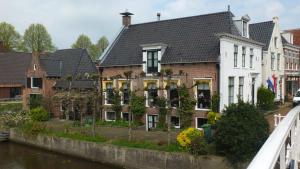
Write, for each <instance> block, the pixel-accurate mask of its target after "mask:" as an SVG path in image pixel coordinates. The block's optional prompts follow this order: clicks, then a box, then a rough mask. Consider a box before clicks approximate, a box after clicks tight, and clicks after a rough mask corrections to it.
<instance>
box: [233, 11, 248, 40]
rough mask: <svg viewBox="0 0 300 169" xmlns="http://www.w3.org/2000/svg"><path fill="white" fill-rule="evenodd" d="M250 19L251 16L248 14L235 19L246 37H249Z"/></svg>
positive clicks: (241, 32) (236, 24)
mask: <svg viewBox="0 0 300 169" xmlns="http://www.w3.org/2000/svg"><path fill="white" fill-rule="evenodd" d="M249 21H250V17H249V16H248V15H244V16H242V18H241V19H239V20H235V21H234V23H235V26H236V27H237V28H238V30H239V32H240V34H241V35H242V36H243V37H245V38H249Z"/></svg>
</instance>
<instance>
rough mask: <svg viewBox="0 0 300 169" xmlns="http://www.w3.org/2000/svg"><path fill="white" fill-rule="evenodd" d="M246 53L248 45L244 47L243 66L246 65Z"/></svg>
mask: <svg viewBox="0 0 300 169" xmlns="http://www.w3.org/2000/svg"><path fill="white" fill-rule="evenodd" d="M246 54H247V48H246V46H243V47H242V67H243V68H245V67H246Z"/></svg>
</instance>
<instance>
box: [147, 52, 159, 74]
mask: <svg viewBox="0 0 300 169" xmlns="http://www.w3.org/2000/svg"><path fill="white" fill-rule="evenodd" d="M157 72H158V51H148V52H147V73H157Z"/></svg>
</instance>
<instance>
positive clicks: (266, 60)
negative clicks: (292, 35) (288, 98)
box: [262, 18, 285, 100]
mask: <svg viewBox="0 0 300 169" xmlns="http://www.w3.org/2000/svg"><path fill="white" fill-rule="evenodd" d="M273 22H274V23H275V26H274V30H273V33H272V38H271V41H270V44H269V48H268V51H264V52H263V62H262V72H263V73H262V84H263V85H264V86H265V87H268V85H267V80H268V78H270V79H271V80H273V79H272V76H273V75H275V77H277V94H276V96H275V100H280V97H281V98H282V100H284V85H285V84H284V82H285V80H284V63H285V62H284V53H283V45H282V41H281V35H280V27H279V23H278V18H274V19H273ZM275 37H277V47H275ZM272 53H274V54H275V63H274V65H275V69H273V70H272V69H271V54H272ZM277 54H280V69H279V70H277ZM280 78H281V81H282V85H281V88H280V87H279V80H280Z"/></svg>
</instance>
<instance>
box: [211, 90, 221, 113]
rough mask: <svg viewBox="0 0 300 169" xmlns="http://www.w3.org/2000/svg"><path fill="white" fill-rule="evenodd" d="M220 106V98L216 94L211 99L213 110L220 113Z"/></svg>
mask: <svg viewBox="0 0 300 169" xmlns="http://www.w3.org/2000/svg"><path fill="white" fill-rule="evenodd" d="M219 105H220V96H219V95H218V94H214V95H213V96H212V97H211V110H212V111H213V112H219Z"/></svg>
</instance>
